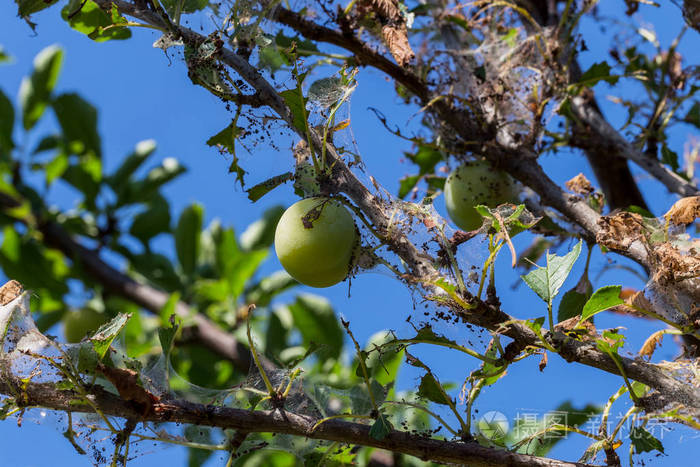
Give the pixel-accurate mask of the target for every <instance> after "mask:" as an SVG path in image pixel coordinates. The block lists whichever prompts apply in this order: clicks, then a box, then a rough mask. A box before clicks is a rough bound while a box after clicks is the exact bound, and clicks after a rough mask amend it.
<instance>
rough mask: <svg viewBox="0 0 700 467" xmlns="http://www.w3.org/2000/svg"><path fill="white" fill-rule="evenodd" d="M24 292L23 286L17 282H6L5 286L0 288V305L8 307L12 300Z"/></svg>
mask: <svg viewBox="0 0 700 467" xmlns="http://www.w3.org/2000/svg"><path fill="white" fill-rule="evenodd" d="M23 290H24V288H23V287H22V284H20V283H19V282H17V281H16V280H11V281H8V282H5V284H4V285H3V286H2V287H0V305H7V304H8V303H10V302H11V301H12V300H14V299H15V298H17V297H19V296H20V295H21V294H22V291H23Z"/></svg>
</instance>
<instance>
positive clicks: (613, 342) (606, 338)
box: [595, 329, 625, 359]
mask: <svg viewBox="0 0 700 467" xmlns="http://www.w3.org/2000/svg"><path fill="white" fill-rule="evenodd" d="M595 344H596V347H598V350H600V351H601V352H605V353H607V354H609V355H610V356H611V357H613V358H617V359H619V358H620V357H619V355H618V354H617V351H618V350H619V349H620V348H622V346H623V345H625V336H623V335H622V334H619V333H618V332H617V330H610V329H607V330H605V331H603V336H602V338H601V339H597V340H596V341H595Z"/></svg>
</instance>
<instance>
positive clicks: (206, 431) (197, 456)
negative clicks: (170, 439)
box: [185, 425, 214, 467]
mask: <svg viewBox="0 0 700 467" xmlns="http://www.w3.org/2000/svg"><path fill="white" fill-rule="evenodd" d="M185 438H187V440H188V441H192V442H195V443H199V444H201V445H208V444H211V443H212V438H211V428H209V427H206V426H197V425H188V426H187V427H186V428H185ZM212 454H214V451H212V450H210V449H197V448H189V449H188V450H187V467H201V466H202V465H204V463H205V462H206V461H207V459H209V458H210V457H211V456H212Z"/></svg>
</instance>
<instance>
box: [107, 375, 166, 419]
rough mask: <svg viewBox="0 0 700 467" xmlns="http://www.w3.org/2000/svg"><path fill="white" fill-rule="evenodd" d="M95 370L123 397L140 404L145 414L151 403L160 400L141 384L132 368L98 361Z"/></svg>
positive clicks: (149, 410)
mask: <svg viewBox="0 0 700 467" xmlns="http://www.w3.org/2000/svg"><path fill="white" fill-rule="evenodd" d="M97 371H99V372H100V373H102V375H104V377H105V378H107V380H109V382H110V383H112V384H113V385H114V387H115V388H117V392H119V395H120V396H121V397H122V398H123V399H125V400H128V401H132V402H134V403H136V404H138V405H139V406H141V407H140V408H141V409H142V410H143V412H144V413H145V414H147V413H150V412H151V410H152V408H153V404H154V403H156V402H158V401H159V400H160V399H159V398H158V397H157V396H155V395H153V394H151V393H150V392H148V391H147V390H146V389H144V388H143V386H141V383H140V381H139V374H138V372H136V371H134V370H130V369H127V368H112V367H109V366H107V365H104V364H102V363H100V364H98V366H97Z"/></svg>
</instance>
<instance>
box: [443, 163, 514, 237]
mask: <svg viewBox="0 0 700 467" xmlns="http://www.w3.org/2000/svg"><path fill="white" fill-rule="evenodd" d="M515 198H516V194H515V190H514V186H513V182H512V180H511V179H510V177H509V176H508V174H506V173H504V172H501V171H498V170H495V169H493V168H492V167H491V166H490V165H489V164H487V163H485V162H468V163H466V164H464V165H462V166H460V167H458V168H457V169H455V170H454V171H452V173H451V174H450V175H449V176H448V177H447V180H446V181H445V207H446V208H447V213H448V214H449V215H450V218H451V219H452V221H453V222H454V223H455V224H457V226H458V227H459V228H460V229H462V230H467V231H468V230H475V229H478V228H479V227H481V225H482V224H483V218H482V217H481V215H479V213H478V212H477V211H476V209H474V207H475V206H478V205H480V204H483V205H485V206H488V207H491V208H493V207H496V206H498V205H499V204H503V203H508V202H511V201H513V200H514V199H515Z"/></svg>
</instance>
